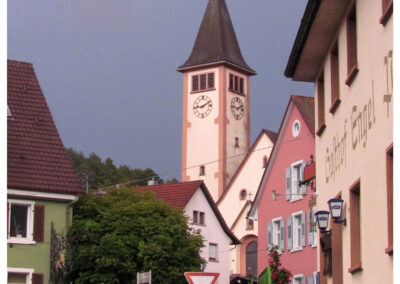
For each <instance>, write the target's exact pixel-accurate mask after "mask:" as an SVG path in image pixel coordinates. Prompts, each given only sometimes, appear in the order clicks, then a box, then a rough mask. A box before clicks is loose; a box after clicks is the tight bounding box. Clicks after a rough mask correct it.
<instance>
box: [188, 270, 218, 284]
mask: <svg viewBox="0 0 400 284" xmlns="http://www.w3.org/2000/svg"><path fill="white" fill-rule="evenodd" d="M185 277H186V280H187V281H188V282H189V284H214V283H215V282H216V281H217V278H218V277H219V273H216V272H185Z"/></svg>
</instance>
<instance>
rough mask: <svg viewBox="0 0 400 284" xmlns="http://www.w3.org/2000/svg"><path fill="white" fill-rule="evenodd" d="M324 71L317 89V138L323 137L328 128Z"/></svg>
mask: <svg viewBox="0 0 400 284" xmlns="http://www.w3.org/2000/svg"><path fill="white" fill-rule="evenodd" d="M324 74H325V73H324V71H322V72H321V74H320V76H319V77H318V80H317V82H316V87H317V110H318V115H317V123H318V125H317V132H316V135H317V136H321V135H322V133H323V132H324V130H325V128H326V124H325V78H324Z"/></svg>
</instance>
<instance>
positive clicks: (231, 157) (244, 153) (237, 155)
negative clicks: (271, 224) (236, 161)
mask: <svg viewBox="0 0 400 284" xmlns="http://www.w3.org/2000/svg"><path fill="white" fill-rule="evenodd" d="M310 136H314V135H312V134H310V135H306V136H303V137H300V138H295V139H291V140H287V141H285V142H282V143H280V144H275V145H272V146H267V147H263V148H260V149H257V150H253V151H247V152H243V153H240V154H236V155H233V156H229V157H226V158H222V159H218V160H214V161H210V162H206V163H203V164H198V165H194V166H190V167H187V168H184V169H181V170H180V172H183V171H184V170H190V169H194V168H198V167H199V166H204V165H209V164H214V163H218V162H221V161H224V160H229V159H233V158H237V157H240V156H243V155H248V154H249V153H254V152H258V151H262V150H266V149H269V148H273V147H274V146H278V145H279V146H280V145H283V144H288V143H292V142H296V141H299V140H302V139H304V138H308V137H310ZM176 172H178V171H173V172H172V171H171V172H165V173H162V174H160V175H153V176H149V177H145V178H141V179H136V180H130V181H127V182H124V183H119V184H115V185H110V186H106V187H102V188H99V189H98V190H103V189H109V188H114V187H119V186H124V185H131V184H134V183H137V182H139V181H144V180H150V179H153V178H156V177H160V176H162V175H166V174H172V173H176Z"/></svg>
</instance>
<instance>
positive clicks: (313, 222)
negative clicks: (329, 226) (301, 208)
mask: <svg viewBox="0 0 400 284" xmlns="http://www.w3.org/2000/svg"><path fill="white" fill-rule="evenodd" d="M316 210H317V207H316V206H313V207H312V208H311V222H312V224H310V223H308V226H309V228H310V227H311V229H309V231H308V233H309V234H310V231H311V234H312V235H313V243H312V244H311V247H313V248H316V247H317V245H318V233H317V228H318V225H317V219H316V218H315V215H314V214H315V212H316ZM313 224H315V225H314V228H313V226H312V225H313ZM313 229H314V230H313ZM308 237H309V236H308Z"/></svg>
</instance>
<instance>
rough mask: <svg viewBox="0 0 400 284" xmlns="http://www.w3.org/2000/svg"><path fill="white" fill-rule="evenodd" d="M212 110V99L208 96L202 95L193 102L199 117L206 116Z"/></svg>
mask: <svg viewBox="0 0 400 284" xmlns="http://www.w3.org/2000/svg"><path fill="white" fill-rule="evenodd" d="M211 110H212V101H211V99H210V98H209V97H208V96H204V95H203V96H200V97H198V98H197V99H196V100H195V101H194V103H193V111H194V114H195V115H196V116H197V117H200V118H204V117H206V116H207V115H209V114H210V112H211Z"/></svg>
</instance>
